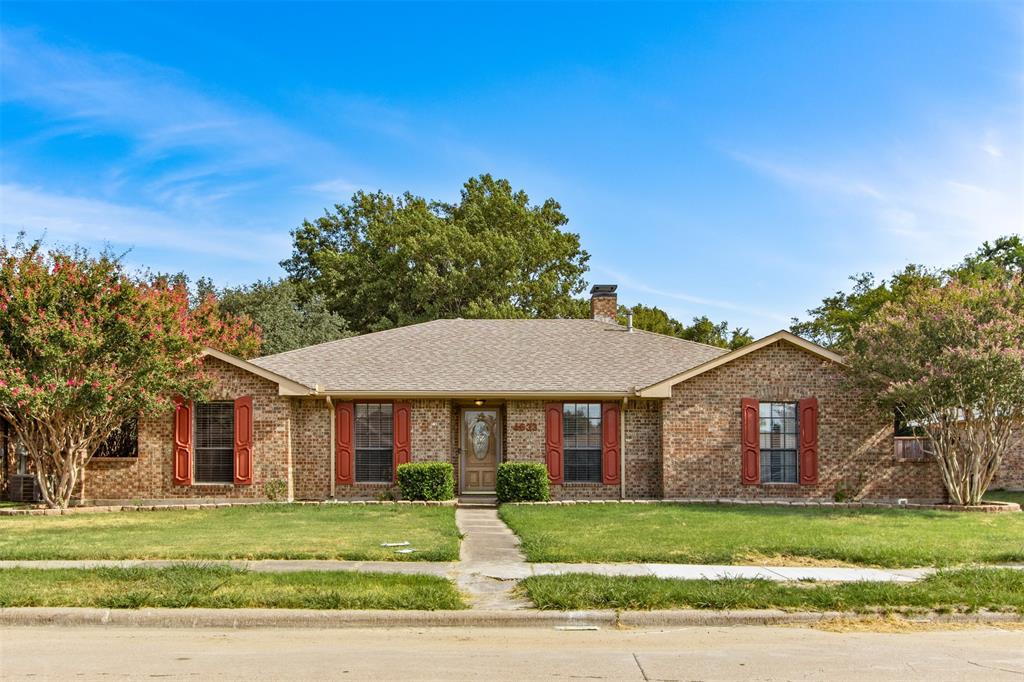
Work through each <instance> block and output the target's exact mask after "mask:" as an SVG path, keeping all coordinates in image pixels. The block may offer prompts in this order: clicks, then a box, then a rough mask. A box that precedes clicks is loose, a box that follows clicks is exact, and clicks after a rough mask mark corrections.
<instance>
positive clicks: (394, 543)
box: [380, 540, 412, 547]
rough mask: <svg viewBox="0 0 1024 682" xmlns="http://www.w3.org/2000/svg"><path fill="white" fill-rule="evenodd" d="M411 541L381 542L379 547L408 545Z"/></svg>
mask: <svg viewBox="0 0 1024 682" xmlns="http://www.w3.org/2000/svg"><path fill="white" fill-rule="evenodd" d="M411 544H412V543H411V542H409V541H408V540H406V541H405V542H382V543H380V546H381V547H408V546H409V545H411Z"/></svg>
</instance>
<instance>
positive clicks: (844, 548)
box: [500, 504, 1024, 567]
mask: <svg viewBox="0 0 1024 682" xmlns="http://www.w3.org/2000/svg"><path fill="white" fill-rule="evenodd" d="M500 514H501V517H502V518H503V519H504V520H505V522H506V523H507V524H508V525H509V526H510V527H511V528H512V530H513V531H515V532H516V533H517V534H518V535H519V537H520V538H521V539H522V548H523V551H524V552H525V553H526V556H527V558H528V560H529V561H542V562H573V563H581V562H643V563H697V564H763V565H770V564H777V565H779V564H787V563H788V564H820V565H828V564H832V565H841V564H852V565H866V566H883V567H911V566H952V565H958V564H966V563H998V562H1008V561H1024V514H1013V513H1007V514H979V513H955V512H943V511H916V510H915V511H910V510H906V509H818V508H808V507H754V506H738V505H737V506H728V505H669V504H649V505H631V504H601V505H576V506H570V507H555V506H510V505H505V506H503V507H501V510H500Z"/></svg>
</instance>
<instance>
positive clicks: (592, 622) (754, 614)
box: [0, 608, 1024, 629]
mask: <svg viewBox="0 0 1024 682" xmlns="http://www.w3.org/2000/svg"><path fill="white" fill-rule="evenodd" d="M864 616H865V614H863V613H854V612H842V611H823V612H808V611H796V612H788V611H779V610H774V609H764V610H743V611H710V610H677V611H676V610H674V611H622V612H616V611H536V610H515V611H500V610H465V611H327V610H324V611H320V610H306V609H138V610H134V609H90V608H6V609H0V627H9V626H64V627H80V626H107V627H148V628H220V629H226V628H230V629H243V628H300V629H301V628H325V629H333V628H396V627H506V628H507V627H542V628H586V629H590V628H615V627H626V628H630V627H721V626H732V625H790V624H807V623H815V622H819V621H827V620H833V619H836V618H863V617H864ZM905 618H906V620H908V621H910V622H932V623H973V624H992V625H998V624H1005V623H1024V614H1017V613H1000V612H988V611H980V612H977V613H926V614H920V615H914V616H912V617H911V616H907V617H905Z"/></svg>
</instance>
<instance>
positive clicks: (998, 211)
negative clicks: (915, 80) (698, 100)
mask: <svg viewBox="0 0 1024 682" xmlns="http://www.w3.org/2000/svg"><path fill="white" fill-rule="evenodd" d="M1021 133H1022V131H1021V129H1020V126H1019V125H1016V126H1015V125H1012V124H1007V125H1005V126H1003V127H991V126H990V127H986V126H978V127H976V128H971V129H967V130H965V129H964V128H960V129H958V130H955V131H949V130H946V131H943V133H942V134H930V135H929V134H921V135H919V136H918V137H916V138H914V139H910V140H905V141H904V142H903V143H902V144H901V145H899V146H898V147H897V146H893V145H888V146H886V145H881V144H880V145H878V146H877V147H875V148H866V149H860V150H859V151H858V152H855V153H850V152H848V150H845V149H841V148H836V149H832V150H828V152H829V154H828V159H827V160H826V159H824V158H821V159H819V160H817V161H814V160H811V161H806V160H804V161H791V160H788V159H786V157H785V156H784V155H783V154H778V153H774V154H773V153H771V152H763V153H758V154H754V153H748V152H743V153H739V152H728V153H729V155H730V156H732V157H733V158H734V159H736V160H738V161H740V162H741V163H743V164H744V165H746V166H747V167H749V168H750V169H752V170H754V171H756V172H757V173H759V174H762V175H764V176H766V177H769V178H771V179H773V180H775V181H776V182H778V183H780V184H781V185H783V186H785V187H787V188H788V189H789V190H790V191H792V192H794V193H795V194H796V195H798V196H800V197H802V198H804V199H806V200H807V201H808V202H810V203H813V204H815V205H817V206H819V207H822V208H823V210H825V211H830V212H835V211H839V212H842V213H843V214H844V215H843V217H844V219H845V220H844V221H843V222H845V223H847V224H848V223H849V222H850V221H849V219H850V218H855V219H856V220H857V221H859V223H860V226H859V227H858V230H859V233H858V235H856V236H857V237H858V238H859V239H861V240H862V241H861V243H862V245H863V247H864V248H865V249H868V248H871V247H875V246H881V245H886V244H889V245H893V244H899V245H900V246H901V247H903V246H905V247H906V248H900V249H899V250H900V251H902V252H910V253H914V254H916V255H917V257H918V258H921V259H930V260H931V261H932V262H934V263H936V264H939V263H942V264H945V263H950V262H954V261H955V260H958V259H959V258H960V257H962V256H963V255H964V254H965V253H966V252H968V251H970V250H973V249H974V248H975V247H977V245H978V244H980V243H981V242H982V241H984V240H986V239H993V238H994V237H997V236H999V235H1005V234H1011V233H1018V232H1024V136H1022V134H1021ZM837 222H839V221H837Z"/></svg>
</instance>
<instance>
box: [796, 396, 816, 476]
mask: <svg viewBox="0 0 1024 682" xmlns="http://www.w3.org/2000/svg"><path fill="white" fill-rule="evenodd" d="M799 410H800V411H799V414H800V421H799V424H800V485H814V484H815V483H817V482H818V399H817V398H804V399H803V400H801V401H800V407H799Z"/></svg>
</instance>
